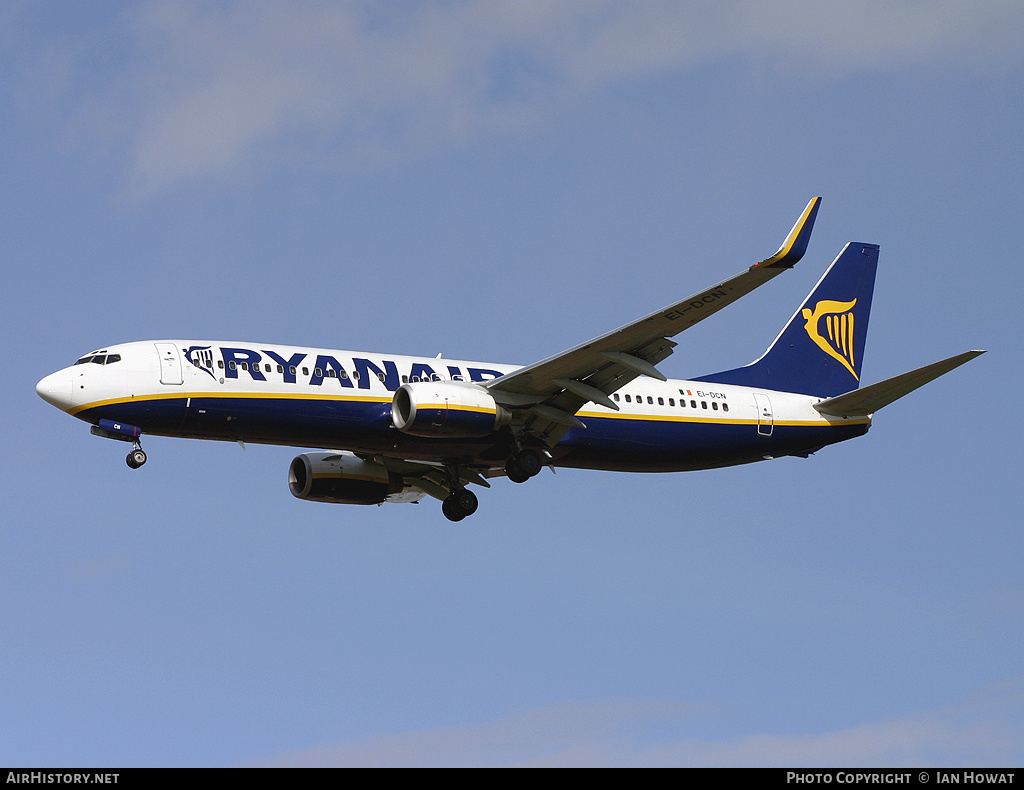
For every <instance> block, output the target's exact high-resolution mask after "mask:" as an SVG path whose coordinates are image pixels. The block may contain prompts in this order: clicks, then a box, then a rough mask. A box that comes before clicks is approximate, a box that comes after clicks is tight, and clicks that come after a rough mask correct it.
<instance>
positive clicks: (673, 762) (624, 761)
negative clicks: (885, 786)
mask: <svg viewBox="0 0 1024 790" xmlns="http://www.w3.org/2000/svg"><path fill="white" fill-rule="evenodd" d="M1022 703H1024V693H1022V686H1021V682H1020V681H1019V680H1014V681H1011V682H1008V683H1005V684H1002V685H999V686H993V687H991V688H989V689H986V690H985V691H984V692H983V693H981V694H978V695H976V696H975V697H974V698H973V699H972V700H970V701H969V702H967V703H965V704H963V705H960V706H957V707H955V708H950V709H943V710H935V711H925V712H922V713H915V714H911V715H907V716H901V717H898V718H894V719H888V720H885V721H881V722H872V723H866V724H862V725H858V726H856V727H851V728H848V729H843V730H839V731H836V732H826V733H820V734H812V735H780V734H772V733H765V734H758V735H751V736H744V737H736V738H724V739H718V740H714V739H709V738H689V739H682V740H664V741H660V742H651V740H652V739H651V738H650V737H646V738H641V737H638V735H637V732H638V731H639V730H643V731H644V732H648V733H649V732H653V731H655V730H656V729H657V728H658V727H659V726H662V725H664V724H665V723H666V722H667V723H670V724H674V725H677V726H678V725H685V726H686V728H687V729H691V730H692V729H694V728H695V727H697V726H699V723H700V721H701V720H702V718H703V717H704V715H705V714H706V712H707V711H706V709H703V708H700V707H698V706H694V705H683V704H670V703H665V702H660V701H656V700H625V701H620V702H614V703H613V702H609V703H593V704H582V703H579V704H574V703H567V704H563V705H556V706H551V707H547V708H540V709H537V710H532V711H527V712H525V713H521V714H518V715H515V716H510V717H509V718H507V719H502V720H500V721H495V722H488V723H485V724H480V725H470V726H465V727H448V728H440V729H433V730H421V731H417V732H410V733H399V734H392V735H381V736H379V737H376V738H371V739H367V740H364V741H359V742H356V743H338V744H325V745H322V746H319V747H316V748H312V749H306V750H302V751H298V752H292V753H289V754H282V755H277V756H275V757H273V758H270V759H267V760H265V761H261V762H260V763H259V764H260V765H268V766H452V765H457V766H488V765H520V766H527V765H532V766H783V767H784V766H802V767H829V766H844V767H853V766H865V767H901V766H977V765H984V766H997V765H1009V766H1012V765H1019V764H1020V761H1021V759H1022V758H1024V722H1022V720H1021V718H1022V716H1021V715H1022V713H1024V705H1022Z"/></svg>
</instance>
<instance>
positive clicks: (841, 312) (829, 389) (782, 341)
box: [694, 241, 878, 398]
mask: <svg viewBox="0 0 1024 790" xmlns="http://www.w3.org/2000/svg"><path fill="white" fill-rule="evenodd" d="M877 265H878V245H877V244H861V243H859V242H852V241H851V242H850V243H849V244H847V245H846V246H845V247H844V248H843V251H842V252H841V253H839V257H838V258H836V259H835V260H834V261H833V262H832V265H831V266H829V267H828V270H827V271H826V272H825V274H824V276H823V277H822V278H821V279H820V280H819V281H818V284H817V285H816V286H815V287H814V290H813V291H811V293H810V295H809V296H808V297H807V299H806V300H804V303H803V304H802V305H801V306H800V309H799V310H797V311H796V314H795V315H794V316H793V317H792V318H791V319H790V320H789V323H788V324H786V328H785V329H783V330H782V332H781V333H780V334H779V336H778V337H777V338H775V342H774V343H772V344H771V346H770V347H769V348H768V350H767V351H766V352H765V353H764V355H763V356H762V357H761V358H760V359H758V360H757V361H756V362H752V363H751V364H749V365H746V366H745V367H742V368H735V369H733V370H725V371H722V372H721V373H713V374H711V375H710V376H701V377H700V378H697V379H694V380H695V381H708V382H714V383H717V384H737V385H740V386H743V387H758V388H762V389H770V390H781V391H783V392H799V393H802V394H805V395H817V396H819V397H824V398H831V397H834V396H836V395H842V394H843V393H845V392H850V391H851V390H854V389H856V388H857V386H858V385H859V384H860V367H861V361H862V360H863V357H864V342H865V340H866V339H867V334H868V316H869V315H870V313H871V296H872V294H873V292H874V289H875V269H876V267H877Z"/></svg>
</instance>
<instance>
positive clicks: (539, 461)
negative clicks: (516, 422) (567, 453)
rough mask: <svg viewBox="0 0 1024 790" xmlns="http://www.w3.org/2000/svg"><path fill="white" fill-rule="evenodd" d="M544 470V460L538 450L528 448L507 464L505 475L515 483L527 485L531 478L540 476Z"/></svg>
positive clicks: (515, 455) (510, 459)
mask: <svg viewBox="0 0 1024 790" xmlns="http://www.w3.org/2000/svg"><path fill="white" fill-rule="evenodd" d="M543 468H544V459H543V458H541V455H540V453H538V452H537V451H536V450H531V449H530V448H526V449H524V450H520V451H519V452H517V453H515V454H514V455H513V456H512V457H511V458H509V459H508V461H506V463H505V474H506V475H508V479H509V480H511V481H512V482H513V483H525V482H526V481H527V480H529V479H530V478H531V477H534V476H535V475H538V474H540V470H541V469H543Z"/></svg>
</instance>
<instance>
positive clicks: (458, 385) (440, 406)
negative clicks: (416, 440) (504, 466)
mask: <svg viewBox="0 0 1024 790" xmlns="http://www.w3.org/2000/svg"><path fill="white" fill-rule="evenodd" d="M511 417H512V415H511V413H510V412H509V410H508V409H506V408H505V407H504V406H500V405H499V404H498V403H497V402H496V401H495V400H494V397H493V396H492V395H491V393H490V392H488V391H487V389H486V388H484V387H481V386H479V385H478V384H469V383H463V382H456V381H419V382H414V383H412V384H403V385H402V386H401V387H399V388H398V390H397V391H396V392H395V397H394V398H393V399H392V401H391V421H392V422H393V423H394V424H395V427H396V428H398V430H400V431H403V432H405V433H410V434H412V435H413V436H428V437H433V436H443V437H449V438H460V437H464V438H472V437H478V436H487V435H488V434H490V433H492V432H493V431H495V430H496V429H497V428H500V427H501V426H502V425H507V424H508V423H509V421H510V420H511Z"/></svg>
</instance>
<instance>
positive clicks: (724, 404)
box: [722, 403, 729, 411]
mask: <svg viewBox="0 0 1024 790" xmlns="http://www.w3.org/2000/svg"><path fill="white" fill-rule="evenodd" d="M722 411H729V404H728V403H723V404H722Z"/></svg>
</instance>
